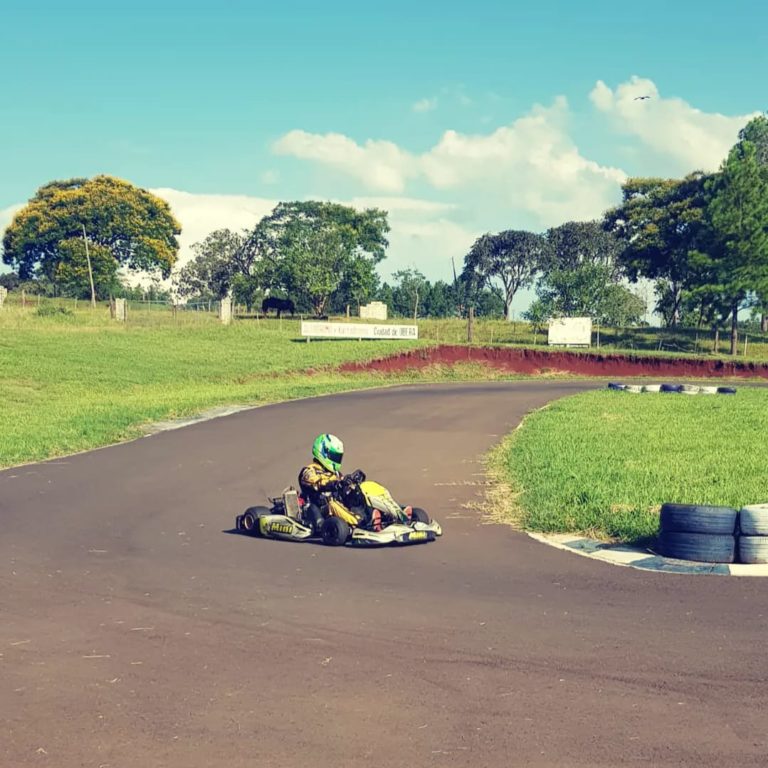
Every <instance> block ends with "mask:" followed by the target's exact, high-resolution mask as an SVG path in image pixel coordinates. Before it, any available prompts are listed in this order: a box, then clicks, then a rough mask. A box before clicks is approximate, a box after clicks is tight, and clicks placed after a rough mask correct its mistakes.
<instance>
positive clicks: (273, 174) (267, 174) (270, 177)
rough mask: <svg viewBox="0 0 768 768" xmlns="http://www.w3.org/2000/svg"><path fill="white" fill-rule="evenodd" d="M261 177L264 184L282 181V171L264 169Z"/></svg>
mask: <svg viewBox="0 0 768 768" xmlns="http://www.w3.org/2000/svg"><path fill="white" fill-rule="evenodd" d="M259 178H260V179H261V181H262V184H277V182H278V181H280V172H279V171H274V170H268V171H264V172H263V173H262V174H261V176H260V177H259Z"/></svg>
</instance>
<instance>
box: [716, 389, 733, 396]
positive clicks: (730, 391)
mask: <svg viewBox="0 0 768 768" xmlns="http://www.w3.org/2000/svg"><path fill="white" fill-rule="evenodd" d="M717 394H718V395H735V394H736V387H718V388H717Z"/></svg>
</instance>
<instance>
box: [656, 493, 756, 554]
mask: <svg viewBox="0 0 768 768" xmlns="http://www.w3.org/2000/svg"><path fill="white" fill-rule="evenodd" d="M738 515H739V513H738V512H737V511H736V510H735V509H732V508H731V507H709V506H698V505H693V504H664V505H663V506H662V507H661V521H660V524H659V536H658V539H657V542H656V551H657V552H658V553H659V554H660V555H664V556H665V557H673V558H675V559H677V560H695V561H697V562H700V563H733V562H735V559H736V541H737V521H738ZM765 522H766V525H765V530H766V534H768V505H767V506H766V507H765ZM765 544H766V548H765V552H766V553H768V535H766V540H765Z"/></svg>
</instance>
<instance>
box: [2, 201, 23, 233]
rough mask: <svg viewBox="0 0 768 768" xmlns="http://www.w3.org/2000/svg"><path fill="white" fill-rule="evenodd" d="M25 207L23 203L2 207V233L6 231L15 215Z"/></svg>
mask: <svg viewBox="0 0 768 768" xmlns="http://www.w3.org/2000/svg"><path fill="white" fill-rule="evenodd" d="M23 207H24V205H23V204H19V205H11V206H9V207H8V208H0V235H2V234H3V232H5V230H6V228H7V227H8V225H9V224H10V223H11V221H13V217H14V216H15V215H16V214H17V213H18V212H19V211H20V210H21V209H22V208H23Z"/></svg>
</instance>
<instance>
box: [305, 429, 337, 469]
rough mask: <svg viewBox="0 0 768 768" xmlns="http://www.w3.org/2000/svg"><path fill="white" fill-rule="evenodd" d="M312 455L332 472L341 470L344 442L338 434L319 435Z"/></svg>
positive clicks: (313, 445)
mask: <svg viewBox="0 0 768 768" xmlns="http://www.w3.org/2000/svg"><path fill="white" fill-rule="evenodd" d="M312 455H313V456H314V457H315V458H316V459H317V460H318V461H319V462H320V463H321V464H322V465H323V466H324V467H325V468H326V469H328V470H330V471H331V472H341V460H342V459H343V458H344V443H342V442H341V440H339V438H338V437H336V435H318V436H317V437H316V438H315V442H314V443H313V444H312Z"/></svg>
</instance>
